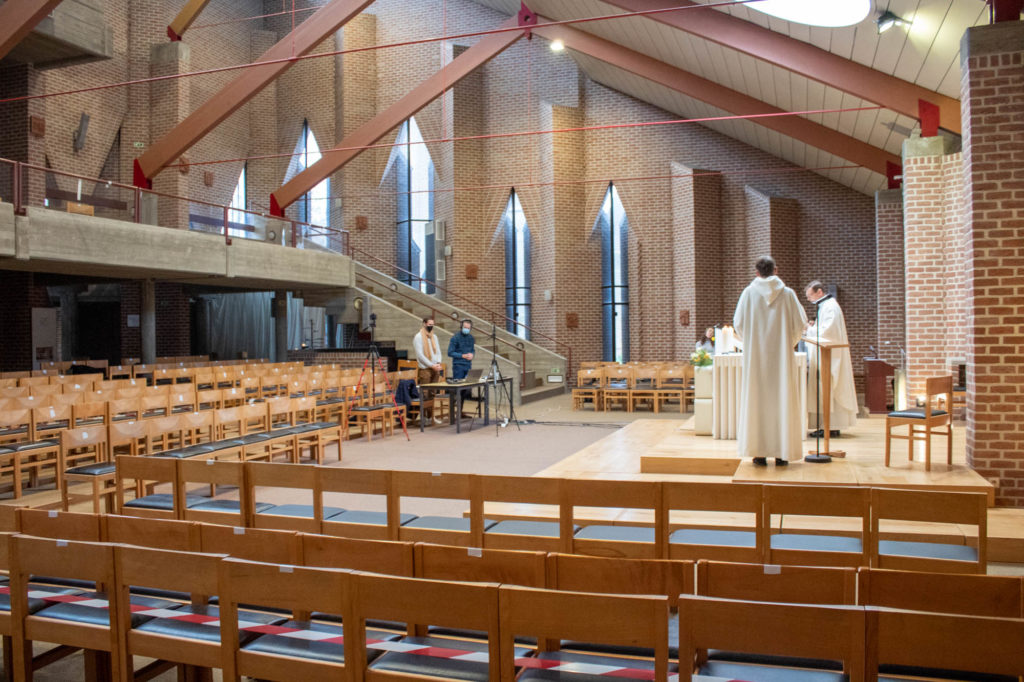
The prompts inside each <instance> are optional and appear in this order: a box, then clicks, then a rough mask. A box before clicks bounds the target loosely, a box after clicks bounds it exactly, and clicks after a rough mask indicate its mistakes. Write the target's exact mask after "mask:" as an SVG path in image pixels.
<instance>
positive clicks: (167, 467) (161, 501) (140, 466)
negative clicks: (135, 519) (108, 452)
mask: <svg viewBox="0 0 1024 682" xmlns="http://www.w3.org/2000/svg"><path fill="white" fill-rule="evenodd" d="M115 463H116V465H117V469H116V477H115V479H114V483H115V487H116V490H117V492H116V493H115V494H116V495H117V503H116V508H117V510H118V513H120V514H125V515H127V516H143V517H147V518H158V519H180V518H181V516H182V514H181V513H180V512H179V509H178V507H177V504H176V496H175V494H174V493H175V491H176V490H177V489H178V462H177V460H175V459H170V458H166V457H130V456H125V455H121V456H120V457H118V458H117V459H116V460H115ZM129 481H130V482H131V485H128V483H127V482H129ZM158 485H160V486H164V487H165V488H166V490H167V492H161V493H157V492H156V491H155V489H156V487H157V486H158ZM129 492H131V495H132V496H131V497H130V498H129V497H128V493H129Z"/></svg>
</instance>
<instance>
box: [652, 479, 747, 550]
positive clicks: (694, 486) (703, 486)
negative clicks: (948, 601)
mask: <svg viewBox="0 0 1024 682" xmlns="http://www.w3.org/2000/svg"><path fill="white" fill-rule="evenodd" d="M661 490H662V504H663V506H664V510H665V511H664V513H665V515H666V525H667V528H666V531H667V532H668V537H667V538H665V540H664V541H663V544H664V545H665V546H667V548H668V558H669V559H691V560H697V559H714V560H718V561H744V562H748V563H760V562H761V561H763V559H764V551H765V550H764V548H765V545H766V544H767V533H766V528H767V526H766V524H765V517H764V498H763V489H762V486H760V485H756V484H754V485H750V484H742V485H740V484H735V483H699V482H698V483H691V482H669V481H665V482H663V483H662V489H661ZM674 512H675V513H676V517H675V519H673V513H674ZM695 513H696V514H698V516H696V517H695V516H694V514H695ZM680 514H685V515H684V516H680ZM737 515H740V517H739V520H741V521H744V520H745V522H744V523H742V525H739V526H737V525H736V523H735V521H736V520H737V519H736V516H737Z"/></svg>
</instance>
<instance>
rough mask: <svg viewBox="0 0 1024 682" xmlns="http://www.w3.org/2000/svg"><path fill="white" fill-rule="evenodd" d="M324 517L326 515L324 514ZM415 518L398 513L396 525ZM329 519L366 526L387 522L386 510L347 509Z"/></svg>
mask: <svg viewBox="0 0 1024 682" xmlns="http://www.w3.org/2000/svg"><path fill="white" fill-rule="evenodd" d="M325 518H326V516H325ZM415 518H416V515H415V514H399V517H398V525H400V526H404V525H405V524H407V523H409V522H410V521H412V520H413V519H415ZM331 521H338V522H339V523H363V524H366V525H368V526H384V525H387V522H388V514H387V512H379V511H359V510H351V509H350V510H348V511H344V512H342V513H341V514H338V515H337V516H332V517H331Z"/></svg>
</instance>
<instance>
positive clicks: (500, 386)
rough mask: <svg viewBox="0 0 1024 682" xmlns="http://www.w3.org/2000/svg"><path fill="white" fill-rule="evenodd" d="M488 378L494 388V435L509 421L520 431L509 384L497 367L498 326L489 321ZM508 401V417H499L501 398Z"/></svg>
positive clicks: (497, 434)
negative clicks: (489, 365)
mask: <svg viewBox="0 0 1024 682" xmlns="http://www.w3.org/2000/svg"><path fill="white" fill-rule="evenodd" d="M488 378H489V380H490V382H491V386H492V387H493V388H494V436H495V438H497V437H498V436H499V435H500V434H501V429H502V428H504V427H506V426H508V423H509V422H512V423H514V424H515V425H516V430H517V431H522V427H521V426H520V425H519V420H518V419H516V408H515V403H513V401H512V392H511V390H510V389H509V385H508V384H507V383H505V379H504V377H502V376H501V369H500V368H499V367H498V327H497V325H495V324H494V323H491V368H490V369H489V370H488ZM502 397H504V398H505V400H506V401H507V402H508V417H506V418H504V419H502V418H501V399H502Z"/></svg>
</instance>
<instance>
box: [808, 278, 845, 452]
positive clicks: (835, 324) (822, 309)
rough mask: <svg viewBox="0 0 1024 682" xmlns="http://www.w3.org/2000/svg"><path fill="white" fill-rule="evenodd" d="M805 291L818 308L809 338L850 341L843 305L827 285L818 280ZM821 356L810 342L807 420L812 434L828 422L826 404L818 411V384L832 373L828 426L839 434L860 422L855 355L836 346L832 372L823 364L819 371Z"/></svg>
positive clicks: (836, 341)
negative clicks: (858, 416) (825, 415)
mask: <svg viewBox="0 0 1024 682" xmlns="http://www.w3.org/2000/svg"><path fill="white" fill-rule="evenodd" d="M804 294H805V295H806V296H807V300H808V301H810V302H811V303H813V304H815V305H816V306H817V308H818V313H817V315H816V316H815V321H814V323H812V324H811V325H810V326H809V327H808V328H807V332H806V333H805V336H807V338H809V339H819V338H820V339H821V341H823V342H825V341H827V342H828V343H845V344H849V343H850V339H849V337H848V336H847V335H846V320H845V318H844V317H843V309H842V308H840V307H839V302H838V301H836V299H835V297H834V296H832V295H831V294H826V293H825V287H824V286H822V284H821V282H819V281H818V280H814V281H813V282H811V283H810V284H808V285H807V289H806V290H805V292H804ZM819 357H820V353H819V351H818V347H817V346H815V345H814V344H810V343H809V344H807V368H808V372H807V410H808V421H807V423H808V424H809V427H810V429H811V430H812V434H811V436H812V437H813V436H815V435H822V434H815V433H813V431H814V429H820V428H824V424H825V417H824V411H825V406H824V405H822V406H821V410H822V414H821V415H819V414H818V401H819V395H818V387H819V386H821V383H820V382H822V381H826V379H827V375H830V376H831V389H832V394H831V396H830V398H831V399H830V400H829V402H830V403H831V405H830V406H829V429H830V430H831V432H832V433H831V434H830V435H832V436H838V435H839V432H840V431H842V430H843V429H848V428H850V427H852V426H854V425H855V424H856V423H857V389H856V388H855V387H854V384H853V359H852V358H851V356H850V348H849V347H848V346H847V347H846V348H834V349H833V350H832V366H831V372H828V371H827V369H826V368H824V367H822V368H821V373H820V375H819V373H818V370H819V367H818V359H819ZM819 420H820V421H819Z"/></svg>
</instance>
